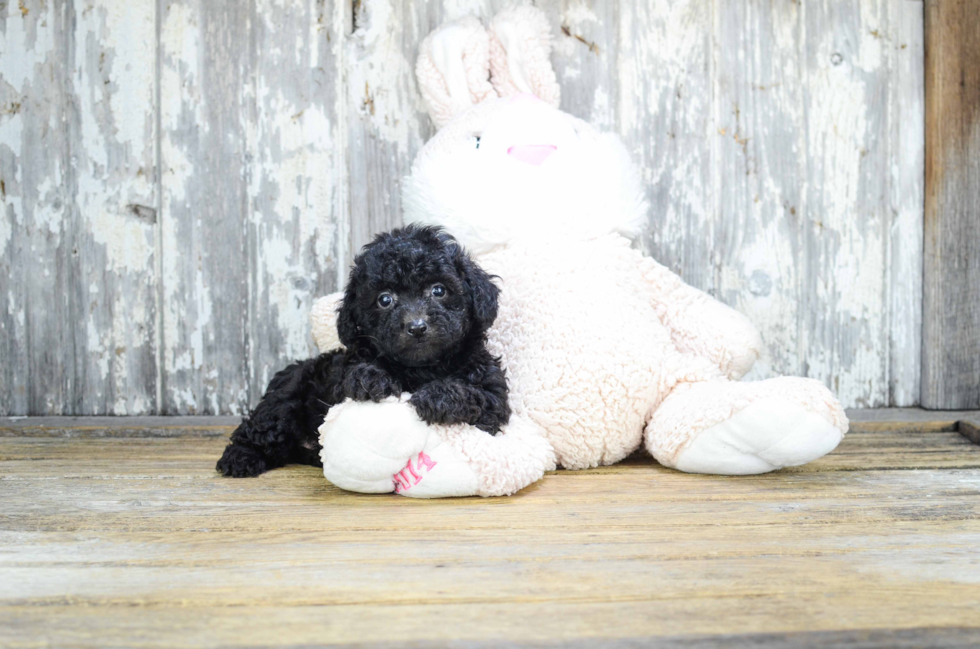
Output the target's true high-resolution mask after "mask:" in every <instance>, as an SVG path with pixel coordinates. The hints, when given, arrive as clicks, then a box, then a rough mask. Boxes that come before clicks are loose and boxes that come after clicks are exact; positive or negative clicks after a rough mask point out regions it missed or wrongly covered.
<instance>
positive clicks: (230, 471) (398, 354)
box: [217, 226, 510, 477]
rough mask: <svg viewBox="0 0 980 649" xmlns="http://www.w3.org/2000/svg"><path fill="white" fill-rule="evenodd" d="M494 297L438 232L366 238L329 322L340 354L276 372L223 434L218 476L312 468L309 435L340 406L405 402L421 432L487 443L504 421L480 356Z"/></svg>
mask: <svg viewBox="0 0 980 649" xmlns="http://www.w3.org/2000/svg"><path fill="white" fill-rule="evenodd" d="M499 292H500V289H498V288H497V286H495V285H494V283H493V282H492V281H491V277H490V276H489V275H488V274H487V273H486V272H484V270H483V269H482V268H480V267H479V266H478V265H477V264H476V263H474V262H473V260H472V259H470V257H469V255H467V254H466V252H465V251H464V250H463V249H462V247H461V246H460V245H459V244H458V243H457V242H456V240H455V239H453V238H452V237H451V236H450V235H448V234H446V233H445V232H442V231H441V230H440V229H439V228H433V227H416V226H408V227H405V228H402V229H400V230H394V231H392V232H390V233H385V234H380V235H378V236H377V237H376V238H375V239H374V241H373V242H371V243H369V244H368V245H367V246H365V247H364V248H363V250H362V251H361V252H360V254H358V255H357V257H356V258H355V259H354V265H353V268H352V269H351V273H350V278H349V279H348V282H347V288H346V290H345V292H344V299H343V302H342V304H341V306H340V309H339V311H338V317H337V330H338V333H339V335H340V341H341V342H342V343H343V344H344V346H345V347H346V349H337V350H333V351H330V352H326V353H324V354H320V355H319V356H317V357H316V358H312V359H309V360H305V361H299V362H296V363H293V364H292V365H290V366H288V367H287V368H285V369H284V370H282V371H280V372H279V373H277V374H276V375H275V376H274V377H273V379H272V381H270V382H269V387H268V388H267V389H266V392H265V395H264V396H263V397H262V400H261V401H260V402H259V404H258V406H256V407H255V409H254V410H252V412H251V413H249V415H248V416H247V417H245V418H244V419H243V420H242V423H241V425H240V426H239V427H238V428H237V429H236V430H235V432H233V433H232V435H231V443H230V444H229V445H228V446H227V447H226V448H225V451H224V455H222V456H221V459H220V460H218V465H217V469H218V471H219V472H221V473H222V474H224V475H226V476H234V477H248V476H256V475H259V474H260V473H263V472H265V471H268V470H269V469H274V468H277V467H281V466H283V465H285V464H289V463H299V464H311V465H313V466H322V463H321V461H320V443H319V433H318V428H319V427H320V424H322V423H323V418H324V416H325V415H326V414H327V411H328V410H329V409H330V407H331V406H333V405H335V404H338V403H341V402H342V401H344V400H345V399H348V398H350V399H354V400H357V401H368V400H371V401H381V400H382V399H384V398H386V397H388V396H391V395H400V394H401V393H402V392H411V393H412V397H411V400H410V403H411V404H412V405H413V406H414V407H415V410H416V411H417V412H418V414H419V417H420V418H421V419H422V420H423V421H425V422H427V423H430V424H457V423H465V424H471V425H474V426H476V427H478V428H480V429H482V430H485V431H487V432H488V433H491V434H495V433H496V432H497V431H499V430H500V428H501V426H503V425H504V424H506V423H507V420H508V419H509V418H510V406H509V405H508V403H507V382H506V379H505V377H504V370H503V369H502V368H501V367H500V359H499V358H495V357H493V356H491V355H490V352H488V351H487V348H486V331H487V329H488V328H489V327H490V325H491V324H493V321H494V318H496V316H497V296H498V294H499Z"/></svg>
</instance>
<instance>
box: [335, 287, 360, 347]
mask: <svg viewBox="0 0 980 649" xmlns="http://www.w3.org/2000/svg"><path fill="white" fill-rule="evenodd" d="M353 286H354V273H353V272H352V273H351V276H350V280H349V281H348V282H347V289H346V290H345V291H344V299H343V301H342V302H341V303H340V307H339V308H338V309H337V335H338V336H339V337H340V342H341V344H343V346H344V347H346V348H347V349H351V346H352V345H353V344H354V342H355V341H356V340H357V338H358V335H357V321H356V320H355V319H354V312H355V311H356V308H355V306H354V302H355V300H356V299H357V291H355V290H354V288H353Z"/></svg>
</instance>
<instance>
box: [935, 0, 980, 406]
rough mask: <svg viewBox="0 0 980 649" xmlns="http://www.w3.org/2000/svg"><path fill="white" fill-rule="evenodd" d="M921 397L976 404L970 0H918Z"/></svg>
mask: <svg viewBox="0 0 980 649" xmlns="http://www.w3.org/2000/svg"><path fill="white" fill-rule="evenodd" d="M925 34H926V46H925V47H926V50H925V87H926V101H925V115H926V119H925V123H926V163H925V167H926V169H925V173H926V188H927V191H926V196H925V262H924V263H925V270H924V275H923V277H924V279H923V281H924V286H923V314H924V316H923V323H922V329H923V332H922V333H923V343H922V379H923V380H922V404H923V405H924V406H926V407H928V408H976V407H978V405H980V300H978V299H977V298H978V295H980V293H978V288H977V287H978V286H980V252H978V248H977V241H978V240H980V66H978V65H977V61H978V60H980V22H978V21H977V7H976V4H975V3H974V2H970V1H969V0H954V1H952V2H945V1H944V2H938V1H933V0H929V1H927V2H926V3H925Z"/></svg>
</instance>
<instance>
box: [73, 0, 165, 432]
mask: <svg viewBox="0 0 980 649" xmlns="http://www.w3.org/2000/svg"><path fill="white" fill-rule="evenodd" d="M71 15H72V24H73V26H74V33H73V35H72V44H73V50H72V51H71V52H70V53H69V55H70V59H69V61H70V66H71V79H72V81H71V85H70V88H71V91H72V95H71V98H70V104H69V105H70V107H71V112H70V117H69V121H68V129H69V132H70V134H71V139H70V144H69V146H70V155H71V157H72V166H73V167H74V182H75V185H76V187H75V192H76V193H75V198H74V201H75V208H74V213H75V214H76V215H77V216H76V217H75V218H76V221H75V227H76V229H75V232H74V239H73V243H72V255H71V257H70V259H71V264H70V274H71V297H70V299H71V300H72V301H73V304H74V307H73V311H74V314H75V317H74V318H72V320H71V324H70V325H69V323H66V325H67V326H68V327H69V331H70V332H71V344H72V346H73V347H74V349H75V350H76V351H75V354H76V358H75V367H74V373H73V376H72V379H71V380H72V385H73V386H74V397H73V400H72V403H71V404H69V411H70V412H72V413H75V414H111V415H126V414H141V413H148V412H153V411H154V410H155V409H156V407H157V404H156V397H157V390H156V383H157V366H156V320H157V309H156V305H157V281H158V278H157V274H156V244H157V237H156V228H157V191H156V107H155V101H156V97H155V94H156V74H155V73H156V49H155V48H153V47H150V46H149V45H150V44H152V43H154V42H155V40H156V2H155V1H154V0H133V1H131V2H125V3H118V2H111V1H108V0H99V1H95V2H90V3H88V4H87V5H85V6H84V7H75V8H74V9H73V13H72V14H71ZM67 370H68V368H66V371H67Z"/></svg>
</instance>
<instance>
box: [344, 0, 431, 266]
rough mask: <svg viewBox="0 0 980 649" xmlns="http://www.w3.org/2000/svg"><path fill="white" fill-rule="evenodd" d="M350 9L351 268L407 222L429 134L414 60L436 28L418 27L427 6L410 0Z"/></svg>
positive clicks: (383, 0) (368, 2)
mask: <svg viewBox="0 0 980 649" xmlns="http://www.w3.org/2000/svg"><path fill="white" fill-rule="evenodd" d="M423 4H424V3H423ZM353 6H354V10H353V12H352V13H350V14H348V16H349V19H350V22H349V23H347V24H349V25H351V27H352V31H351V32H350V33H349V35H348V37H347V42H346V44H345V59H344V69H345V71H346V74H347V79H348V83H347V86H346V91H347V97H346V102H345V104H344V106H345V116H344V118H343V120H342V121H343V123H345V124H347V126H348V130H347V138H348V140H347V141H348V147H347V150H346V153H347V160H346V164H347V169H348V171H349V176H348V183H347V186H346V191H347V198H348V200H349V210H350V222H349V223H350V226H349V231H348V236H349V242H348V245H349V248H348V251H347V254H348V256H347V260H348V261H349V260H350V259H352V258H353V255H354V254H356V252H357V251H358V250H360V248H361V247H362V246H363V245H364V244H366V243H368V242H369V241H370V240H371V239H372V238H373V237H374V235H375V234H377V233H378V232H382V231H384V230H389V229H391V228H393V227H396V226H398V225H400V224H401V222H402V208H401V181H402V178H403V177H404V176H406V175H407V174H408V172H409V168H410V165H411V162H412V159H413V158H414V157H415V154H416V153H417V152H418V150H419V149H420V148H421V146H422V144H423V143H424V142H425V140H426V139H428V137H429V135H430V134H431V133H432V125H431V123H430V122H429V118H428V116H427V115H426V114H425V112H424V109H423V107H422V103H421V101H420V100H419V97H418V90H417V89H416V87H415V78H414V75H415V57H416V55H417V48H418V44H419V43H420V42H421V41H422V38H424V37H425V35H426V34H427V33H428V32H429V31H430V30H431V29H433V28H434V27H436V26H437V25H438V24H439V23H437V22H436V23H433V24H428V22H427V21H426V22H421V23H420V21H419V20H417V19H416V11H418V12H419V13H422V12H425V8H424V6H423V5H416V4H414V3H411V2H409V1H408V0H364V1H362V2H357V3H354V5H353Z"/></svg>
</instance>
